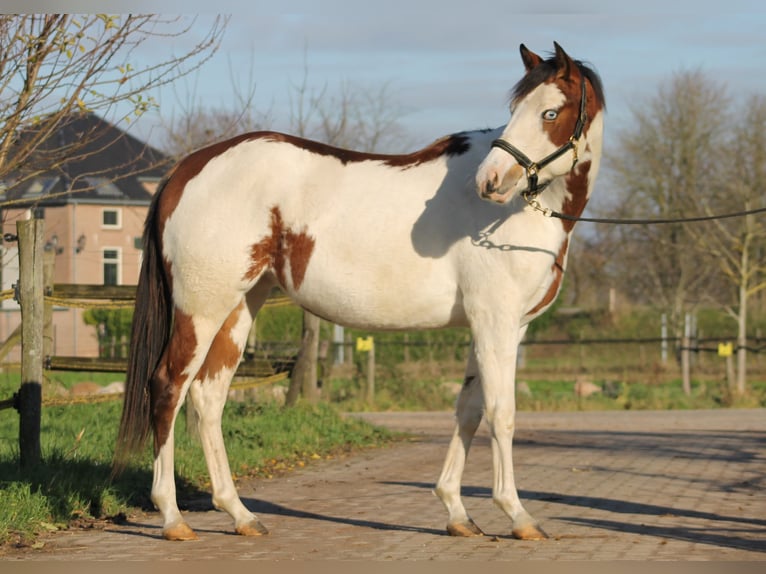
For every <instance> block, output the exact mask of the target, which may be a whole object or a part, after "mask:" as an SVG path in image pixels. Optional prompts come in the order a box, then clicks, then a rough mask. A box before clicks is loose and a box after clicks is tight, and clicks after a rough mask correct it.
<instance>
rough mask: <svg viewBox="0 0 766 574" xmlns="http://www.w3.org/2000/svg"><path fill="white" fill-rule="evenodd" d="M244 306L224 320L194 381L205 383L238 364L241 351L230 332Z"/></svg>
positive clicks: (240, 306)
mask: <svg viewBox="0 0 766 574" xmlns="http://www.w3.org/2000/svg"><path fill="white" fill-rule="evenodd" d="M244 306H245V303H244V301H243V302H241V303H240V304H239V305H237V307H236V308H235V309H234V310H233V311H232V312H231V313H229V316H228V317H226V320H225V321H224V322H223V325H221V328H220V329H219V330H218V333H216V335H215V338H214V339H213V343H212V344H211V345H210V349H209V350H208V352H207V355H206V356H205V361H204V362H203V363H202V366H201V367H200V369H199V371H198V372H197V375H196V376H195V377H194V380H195V381H205V380H206V379H212V378H214V377H215V376H217V375H218V373H220V372H221V371H222V370H223V369H233V368H235V367H236V366H237V365H238V364H239V359H240V357H241V356H242V349H240V347H239V345H237V343H236V342H235V341H234V339H233V338H232V336H231V332H232V331H233V330H234V327H236V326H237V322H238V321H239V316H240V313H241V312H242V309H243V307H244Z"/></svg>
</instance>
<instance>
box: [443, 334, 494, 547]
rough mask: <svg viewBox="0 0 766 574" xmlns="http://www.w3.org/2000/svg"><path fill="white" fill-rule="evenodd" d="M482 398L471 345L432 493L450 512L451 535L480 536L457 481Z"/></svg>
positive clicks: (466, 455)
mask: <svg viewBox="0 0 766 574" xmlns="http://www.w3.org/2000/svg"><path fill="white" fill-rule="evenodd" d="M482 405H483V398H482V394H481V383H480V382H479V371H478V367H477V366H476V354H475V353H474V349H473V346H472V347H471V353H470V355H469V357H468V364H467V366H466V370H465V380H464V382H463V388H462V389H460V395H459V396H458V399H457V407H456V417H455V418H456V424H455V431H454V433H453V434H452V440H451V442H450V445H449V449H448V450H447V456H446V458H445V459H444V467H443V468H442V473H441V476H440V477H439V481H438V482H437V483H436V488H434V494H435V495H436V496H438V497H439V499H440V500H441V501H442V503H443V504H444V507H445V508H446V509H447V513H448V514H449V521H448V522H447V532H449V534H450V535H452V536H481V535H482V534H484V533H483V532H482V531H481V529H480V528H479V527H478V526H476V523H475V522H474V521H473V520H472V519H471V517H470V516H468V513H467V512H466V509H465V506H463V501H462V499H461V498H460V482H461V478H462V476H463V469H464V468H465V461H466V458H467V457H468V451H469V449H470V448H471V442H472V441H473V437H474V435H475V434H476V429H477V428H478V426H479V423H480V422H481V414H482V412H481V410H482Z"/></svg>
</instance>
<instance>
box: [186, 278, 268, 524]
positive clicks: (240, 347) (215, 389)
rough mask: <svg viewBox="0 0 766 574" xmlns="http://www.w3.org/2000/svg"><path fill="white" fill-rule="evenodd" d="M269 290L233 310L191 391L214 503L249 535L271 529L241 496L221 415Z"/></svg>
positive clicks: (253, 295)
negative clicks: (256, 314)
mask: <svg viewBox="0 0 766 574" xmlns="http://www.w3.org/2000/svg"><path fill="white" fill-rule="evenodd" d="M268 291H269V289H268V288H265V289H258V288H256V290H254V291H253V292H251V295H250V296H249V297H248V305H247V306H246V305H245V303H244V301H243V302H242V304H240V306H238V307H237V308H236V309H234V311H232V313H231V315H229V317H228V318H227V319H226V321H225V322H224V324H223V326H222V327H221V330H220V331H219V332H218V334H217V335H216V338H215V339H214V341H213V344H212V345H211V347H210V350H209V351H208V354H207V357H206V359H205V363H204V364H203V365H202V368H201V369H200V372H199V374H198V376H197V377H195V379H194V381H193V382H192V385H191V388H190V393H189V396H190V398H191V402H192V403H193V405H194V408H195V409H196V411H197V416H198V420H199V436H200V442H201V443H202V449H203V451H204V453H205V460H206V461H207V467H208V472H209V473H210V483H211V485H212V490H213V505H214V506H215V507H216V508H218V509H220V510H225V511H226V512H227V513H228V514H229V515H230V516H231V517H232V518H233V519H234V528H235V530H236V532H237V534H242V535H245V536H260V535H263V534H268V530H267V529H266V527H265V526H263V524H261V522H260V521H259V520H258V517H257V516H255V515H254V514H253V513H252V512H250V511H249V510H248V509H247V508H246V507H245V505H244V504H242V500H241V499H240V498H239V494H238V493H237V489H236V487H235V485H234V481H233V480H232V477H231V470H230V467H229V461H228V458H227V455H226V446H225V445H224V440H223V434H222V431H221V418H222V415H223V409H224V405H225V403H226V398H227V396H228V390H229V386H230V384H231V379H232V377H233V375H234V372H235V371H236V369H237V365H238V364H239V361H240V359H241V357H242V353H243V351H244V347H245V343H246V341H247V336H248V333H249V331H250V327H251V325H252V322H253V321H252V319H253V317H254V315H255V313H256V312H257V310H258V308H259V307H260V306H261V304H262V303H263V301H264V300H265V299H266V296H267V295H268Z"/></svg>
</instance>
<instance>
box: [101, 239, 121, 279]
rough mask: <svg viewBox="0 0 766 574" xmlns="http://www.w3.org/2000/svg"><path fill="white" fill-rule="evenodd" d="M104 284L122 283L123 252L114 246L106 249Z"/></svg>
mask: <svg viewBox="0 0 766 574" xmlns="http://www.w3.org/2000/svg"><path fill="white" fill-rule="evenodd" d="M103 254H104V256H103V261H104V285H120V284H121V283H122V278H121V277H120V275H121V273H120V269H121V268H122V265H121V260H122V254H121V253H120V250H119V249H117V248H114V247H111V248H107V249H104V251H103Z"/></svg>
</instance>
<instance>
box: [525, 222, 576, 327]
mask: <svg viewBox="0 0 766 574" xmlns="http://www.w3.org/2000/svg"><path fill="white" fill-rule="evenodd" d="M568 248H569V237H567V238H566V239H564V242H563V243H562V244H561V247H560V248H559V253H558V255H557V256H556V260H555V261H554V262H553V265H552V266H551V271H552V272H553V281H551V284H550V286H549V287H548V290H547V291H546V292H545V295H543V298H542V299H540V301H539V302H538V303H537V305H535V306H534V307H532V308H531V309H530V310H529V311H527V315H534V314H536V313H539V312H540V311H542V310H543V309H545V308H546V307H547V306H548V305H550V304H551V303H553V301H554V299H556V295H557V294H558V292H559V289H560V288H561V281H562V280H563V279H564V258H565V257H566V254H567V249H568Z"/></svg>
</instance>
